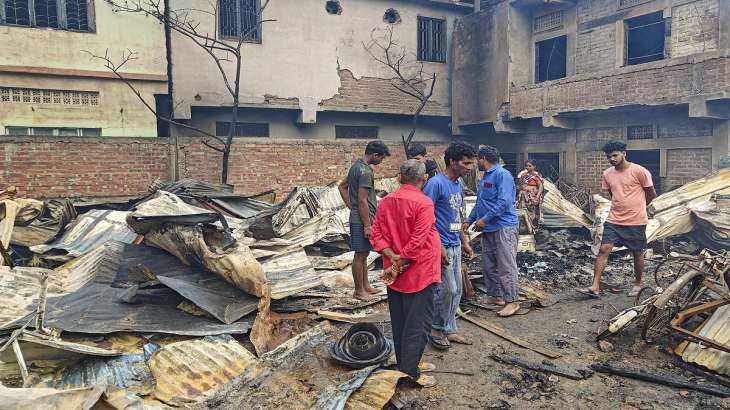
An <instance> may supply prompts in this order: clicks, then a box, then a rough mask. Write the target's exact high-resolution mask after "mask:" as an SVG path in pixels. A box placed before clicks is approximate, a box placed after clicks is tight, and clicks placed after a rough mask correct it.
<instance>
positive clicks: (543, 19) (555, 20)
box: [533, 10, 563, 33]
mask: <svg viewBox="0 0 730 410" xmlns="http://www.w3.org/2000/svg"><path fill="white" fill-rule="evenodd" d="M533 27H534V29H533V31H534V32H535V33H541V32H543V31H549V30H555V29H558V28H562V27H563V11H562V10H558V11H554V12H552V13H548V14H543V15H542V16H537V17H535V20H534V23H533Z"/></svg>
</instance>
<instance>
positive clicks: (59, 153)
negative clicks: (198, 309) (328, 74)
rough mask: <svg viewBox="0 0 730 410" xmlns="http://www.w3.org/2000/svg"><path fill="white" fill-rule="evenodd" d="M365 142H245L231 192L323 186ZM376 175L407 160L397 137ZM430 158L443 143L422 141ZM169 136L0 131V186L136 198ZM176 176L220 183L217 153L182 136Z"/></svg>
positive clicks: (162, 165) (165, 158)
mask: <svg viewBox="0 0 730 410" xmlns="http://www.w3.org/2000/svg"><path fill="white" fill-rule="evenodd" d="M365 144H366V142H364V141H331V142H330V141H327V142H315V141H308V140H278V141H268V140H249V141H237V142H236V143H235V144H234V146H233V148H232V151H231V157H230V168H229V183H230V184H233V185H234V187H235V190H236V192H240V193H244V194H257V193H260V192H263V191H267V190H270V189H274V190H276V191H277V194H278V195H279V197H281V196H282V195H286V194H287V193H288V192H289V191H290V190H291V189H292V188H294V187H296V186H313V185H325V184H328V183H330V182H334V181H337V180H339V179H341V178H342V177H344V176H345V175H346V173H347V170H348V168H349V167H350V165H351V164H352V162H354V161H355V160H357V158H360V157H361V156H362V155H363V153H364V151H365ZM388 145H389V147H390V149H391V153H392V154H393V156H392V157H390V158H388V159H386V160H385V162H384V163H383V164H381V166H379V167H377V170H376V176H378V177H391V176H394V175H395V174H396V173H397V170H398V167H399V166H400V163H401V162H402V161H403V160H404V159H405V155H404V153H403V148H402V144H401V143H400V141H392V142H388ZM426 147H427V149H428V152H429V155H430V156H432V157H433V156H437V155H441V154H443V150H444V149H445V148H446V144H426ZM169 154H170V149H169V145H168V140H167V139H162V138H160V139H153V138H107V139H104V138H51V137H49V138H39V137H34V138H30V137H23V138H20V137H18V138H13V137H0V160H2V161H3V162H2V164H1V165H0V189H2V188H4V187H5V186H8V185H15V186H16V187H17V188H18V191H19V192H20V195H21V196H27V197H32V198H54V197H115V196H136V195H140V194H143V193H144V192H146V191H147V187H148V186H149V185H150V184H151V183H152V182H154V181H155V180H157V179H159V180H163V181H167V180H169V179H170V177H171V172H170V171H171V168H170V163H171V161H170V155H169ZM178 158H179V169H180V175H181V176H182V177H185V178H195V179H200V180H203V181H208V182H219V181H220V173H221V171H220V170H221V154H219V153H218V152H215V151H213V150H211V149H209V148H207V147H205V146H204V145H203V144H201V143H200V141H199V140H195V139H181V140H180V150H179V156H178Z"/></svg>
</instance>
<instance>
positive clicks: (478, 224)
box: [474, 219, 487, 231]
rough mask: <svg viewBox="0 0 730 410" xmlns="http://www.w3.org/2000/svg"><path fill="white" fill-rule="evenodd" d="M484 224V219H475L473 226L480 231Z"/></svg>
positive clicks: (485, 224)
mask: <svg viewBox="0 0 730 410" xmlns="http://www.w3.org/2000/svg"><path fill="white" fill-rule="evenodd" d="M485 226H487V223H486V222H484V219H477V221H476V222H474V228H475V229H476V230H477V231H481V230H482V229H484V227H485Z"/></svg>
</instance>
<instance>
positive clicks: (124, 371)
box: [34, 344, 158, 394]
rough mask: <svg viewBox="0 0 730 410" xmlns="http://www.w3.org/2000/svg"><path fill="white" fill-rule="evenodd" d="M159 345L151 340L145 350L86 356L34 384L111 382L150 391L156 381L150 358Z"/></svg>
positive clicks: (72, 385)
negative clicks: (117, 354)
mask: <svg viewBox="0 0 730 410" xmlns="http://www.w3.org/2000/svg"><path fill="white" fill-rule="evenodd" d="M157 348H158V347H157V345H153V344H148V345H146V346H145V352H144V353H139V354H129V355H123V356H118V357H115V358H112V359H97V358H90V359H86V360H83V361H81V362H79V363H77V364H75V365H72V366H70V367H68V368H65V369H62V370H59V371H58V372H56V373H54V374H50V375H45V376H43V377H42V378H41V380H40V381H39V382H38V383H36V384H35V386H34V387H50V388H54V389H74V388H79V387H89V386H97V385H111V386H116V387H119V388H123V389H128V390H129V391H130V392H133V393H138V394H149V393H150V392H151V391H152V390H153V389H154V386H155V381H154V379H153V377H152V373H151V372H150V368H149V366H148V365H147V360H148V359H149V357H150V355H151V354H152V352H154V351H155V350H157Z"/></svg>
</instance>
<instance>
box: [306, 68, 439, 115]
mask: <svg viewBox="0 0 730 410" xmlns="http://www.w3.org/2000/svg"><path fill="white" fill-rule="evenodd" d="M339 75H340V88H339V89H338V91H337V95H335V96H334V97H332V98H330V99H328V100H324V101H322V102H321V103H320V105H321V106H322V109H326V110H339V111H355V112H361V111H362V112H379V113H401V114H412V113H413V112H414V111H415V110H416V108H417V107H418V104H419V101H418V100H417V99H416V98H414V97H411V96H408V95H406V94H404V93H402V92H400V91H398V89H396V88H395V87H394V86H393V85H392V84H391V80H390V79H383V78H373V77H362V78H359V79H357V78H355V77H354V76H353V75H352V72H351V71H350V70H340V71H339ZM423 113H424V114H431V115H443V116H450V115H451V109H450V108H449V107H448V106H444V105H441V104H439V103H436V102H435V101H433V100H431V101H429V103H428V104H427V105H426V108H424V110H423Z"/></svg>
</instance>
